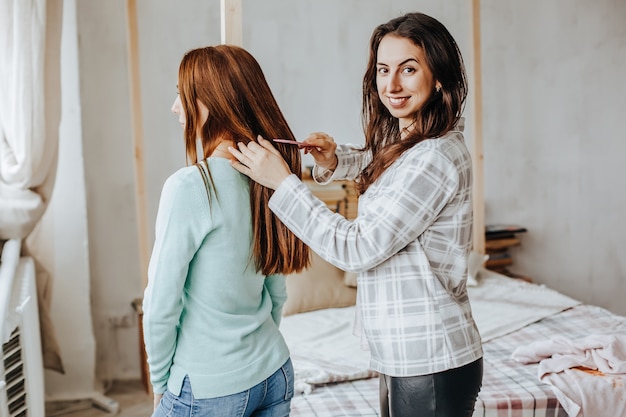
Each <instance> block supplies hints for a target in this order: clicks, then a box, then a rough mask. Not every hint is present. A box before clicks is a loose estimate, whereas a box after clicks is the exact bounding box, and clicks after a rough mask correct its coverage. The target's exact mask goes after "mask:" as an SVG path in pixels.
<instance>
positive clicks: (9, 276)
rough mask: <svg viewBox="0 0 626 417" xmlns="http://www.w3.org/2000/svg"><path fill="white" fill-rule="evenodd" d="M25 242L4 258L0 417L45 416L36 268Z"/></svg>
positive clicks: (10, 247) (0, 267)
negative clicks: (24, 250) (24, 248)
mask: <svg viewBox="0 0 626 417" xmlns="http://www.w3.org/2000/svg"><path fill="white" fill-rule="evenodd" d="M20 250H21V241H20V240H9V241H7V242H6V243H5V244H4V247H3V250H2V257H1V258H0V337H1V338H2V349H1V350H0V356H2V360H1V361H0V417H44V414H45V404H44V389H43V387H44V381H43V361H42V356H41V336H40V333H39V311H38V307H37V288H36V282H35V265H34V262H33V259H32V258H30V257H22V256H20Z"/></svg>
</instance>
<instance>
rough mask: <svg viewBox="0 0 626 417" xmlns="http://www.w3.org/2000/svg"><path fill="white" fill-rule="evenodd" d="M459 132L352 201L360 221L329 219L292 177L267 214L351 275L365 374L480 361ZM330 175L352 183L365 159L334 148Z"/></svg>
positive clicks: (407, 158) (424, 145)
mask: <svg viewBox="0 0 626 417" xmlns="http://www.w3.org/2000/svg"><path fill="white" fill-rule="evenodd" d="M461 131H462V125H459V129H458V131H454V132H450V133H448V134H447V135H445V136H443V137H441V138H437V139H429V140H425V141H422V142H420V143H419V144H417V145H415V146H414V147H413V148H411V149H409V150H407V151H406V152H404V154H402V155H401V156H400V157H399V158H398V159H397V160H396V161H395V162H394V163H393V165H391V166H390V167H389V168H388V169H387V170H386V171H385V172H384V173H383V174H382V175H381V176H380V177H379V178H378V180H377V181H376V182H375V183H374V184H372V185H371V186H370V187H369V188H368V190H367V191H366V192H365V193H364V194H363V195H361V196H360V198H359V204H358V216H357V218H356V219H354V220H347V219H345V218H344V217H343V216H341V215H339V214H337V213H334V212H332V211H331V210H330V209H328V208H327V206H326V205H325V204H324V203H323V202H322V201H320V200H319V199H317V198H316V197H315V196H313V194H312V193H311V192H310V191H309V189H308V188H307V186H306V185H305V184H303V183H302V182H301V181H300V180H299V179H298V178H297V177H296V176H295V175H291V176H290V177H288V178H287V179H286V180H284V181H283V182H282V183H281V185H280V186H279V187H278V188H277V189H276V191H275V193H274V195H273V196H272V198H271V200H270V208H271V209H272V211H274V212H275V213H276V215H277V216H278V217H279V218H280V219H281V220H282V221H283V222H284V223H285V224H286V225H287V227H289V228H290V229H291V230H292V231H293V232H294V233H295V234H296V235H297V236H298V237H300V238H301V239H302V240H303V241H304V242H305V243H306V244H307V245H309V247H310V248H311V249H312V250H313V251H315V252H316V253H318V254H319V255H320V256H321V257H322V258H324V259H325V260H327V261H328V262H330V263H332V264H334V265H336V266H337V267H339V268H341V269H343V270H346V271H354V272H358V296H357V306H358V312H359V313H358V316H357V323H359V322H360V325H361V326H362V331H363V334H364V336H365V337H366V339H367V343H368V346H369V350H370V352H371V361H370V366H371V367H372V369H373V370H375V371H378V372H381V373H384V374H386V375H391V376H416V375H425V374H432V373H436V372H440V371H444V370H447V369H452V368H457V367H460V366H463V365H466V364H468V363H471V362H473V361H475V360H476V359H478V358H480V357H482V346H481V339H480V335H479V333H478V329H477V327H476V324H475V323H474V319H473V317H472V312H471V308H470V303H469V299H468V296H467V289H466V285H465V284H466V278H467V257H468V254H469V251H470V248H471V234H472V201H471V184H472V174H471V172H472V171H471V157H470V154H469V152H468V150H467V148H466V146H465V144H464V141H463V135H462V133H461ZM337 156H338V160H339V164H338V166H337V168H336V169H335V171H334V172H330V171H326V172H324V171H322V170H319V169H315V170H314V176H315V178H316V180H317V181H318V182H328V181H330V180H333V179H354V178H356V177H357V175H358V174H359V172H360V171H361V169H363V168H364V167H365V166H367V164H368V163H369V160H371V156H370V155H367V154H364V153H363V152H359V151H358V149H357V148H356V147H355V146H352V145H341V146H339V147H338V149H337Z"/></svg>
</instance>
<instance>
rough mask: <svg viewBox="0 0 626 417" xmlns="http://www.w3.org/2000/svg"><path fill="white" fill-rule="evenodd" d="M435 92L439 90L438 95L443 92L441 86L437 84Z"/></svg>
mask: <svg viewBox="0 0 626 417" xmlns="http://www.w3.org/2000/svg"><path fill="white" fill-rule="evenodd" d="M435 90H437V92H438V93H440V92H441V84H439V83H437V85H436V86H435Z"/></svg>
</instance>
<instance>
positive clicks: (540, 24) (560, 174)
mask: <svg viewBox="0 0 626 417" xmlns="http://www.w3.org/2000/svg"><path fill="white" fill-rule="evenodd" d="M469 3H470V2H466V1H461V0H454V1H446V2H441V1H436V0H422V1H417V2H416V1H414V0H411V1H409V0H402V1H400V0H393V1H374V0H341V1H336V0H318V1H314V0H298V1H293V0H280V1H279V0H264V1H262V2H259V1H254V0H246V1H244V2H243V9H244V16H243V20H244V47H246V48H247V49H248V50H250V52H252V53H253V55H255V56H256V57H257V59H258V60H259V62H260V63H261V66H262V67H263V68H264V71H265V74H266V77H267V78H268V81H269V83H270V85H271V87H272V89H273V91H274V92H275V94H276V97H277V99H278V102H279V104H281V106H282V108H283V110H284V112H285V115H286V116H287V119H288V120H289V121H290V123H291V125H292V127H293V130H294V131H295V133H296V135H297V136H299V137H304V136H306V135H307V134H308V133H309V132H312V131H318V130H323V131H327V132H329V133H330V134H332V135H333V136H334V137H335V139H336V140H337V141H338V142H359V141H361V140H362V139H361V128H360V100H361V96H360V94H361V93H360V85H361V77H362V74H363V70H364V65H365V61H366V53H367V44H368V40H369V35H370V33H371V31H372V29H373V28H374V26H375V25H376V24H378V23H382V22H384V21H386V20H388V19H390V18H391V17H394V16H396V15H398V14H400V13H403V12H406V11H414V10H419V11H423V12H425V13H428V14H431V15H433V16H434V17H436V18H438V19H440V20H441V21H442V22H443V23H444V24H446V26H448V28H449V29H450V31H451V32H452V34H453V36H455V38H456V39H457V41H458V43H459V44H460V46H461V50H462V52H463V54H464V57H465V60H466V65H467V67H468V70H471V68H472V59H473V57H472V54H471V50H470V47H471V41H470V23H471V22H470V9H469V6H470V4H469ZM68 4H69V6H68ZM66 7H75V8H76V24H75V25H76V27H77V30H78V61H79V63H78V66H79V74H80V75H79V88H80V104H81V107H80V112H81V124H82V125H81V126H80V129H81V132H80V134H81V135H82V146H83V157H84V171H85V174H84V178H85V188H86V206H87V224H88V231H87V233H86V236H85V239H86V240H87V241H88V248H89V277H84V278H83V279H86V280H88V281H89V283H90V285H91V310H92V311H91V314H92V320H93V328H94V330H93V331H94V334H95V339H96V351H97V379H98V381H100V382H101V383H102V384H103V385H104V386H106V383H107V382H108V381H110V380H112V379H125V378H138V377H139V361H138V353H137V352H138V335H137V323H136V319H133V317H134V315H133V311H132V309H131V307H130V303H131V301H132V300H133V299H134V298H135V297H138V296H141V295H142V292H143V289H142V287H141V277H140V268H139V264H138V259H139V253H138V249H137V248H138V238H137V232H136V230H137V226H136V215H135V206H134V178H133V167H132V161H133V150H132V140H131V119H130V104H129V103H130V98H129V81H128V73H127V57H126V53H127V45H126V32H125V30H126V28H125V24H126V21H125V4H124V2H99V1H79V2H76V3H74V2H73V1H68V2H67V3H66ZM138 7H139V19H140V21H139V30H140V40H139V42H140V63H141V74H142V84H141V88H142V99H143V123H144V133H145V137H144V146H145V157H146V167H145V171H146V178H147V184H146V191H147V199H148V213H147V216H148V218H149V219H148V225H149V230H150V236H149V239H150V242H152V239H153V228H154V220H155V216H156V210H157V205H158V199H159V194H160V190H161V186H162V184H163V182H164V180H165V179H166V178H167V176H168V175H170V174H171V173H172V172H173V171H175V170H176V169H177V168H179V167H181V166H182V165H183V164H184V150H183V144H182V137H181V131H180V127H179V125H178V123H177V121H176V118H175V117H174V116H173V115H171V114H170V112H169V109H170V106H171V103H172V101H173V100H174V98H175V91H176V90H175V85H176V76H177V67H178V63H179V61H180V58H181V57H182V54H183V53H184V52H185V51H186V50H188V49H191V48H194V47H198V46H202V45H207V44H216V43H219V41H220V38H219V36H220V28H219V1H218V0H213V1H210V2H207V1H199V0H194V1H187V2H185V3H184V4H181V3H173V2H163V1H158V2H157V1H153V0H152V1H149V0H139V1H138ZM481 12H482V16H481V19H482V25H483V32H482V36H483V37H482V39H483V42H482V47H483V62H482V66H483V72H482V76H483V94H484V104H483V112H484V154H485V187H486V188H485V194H486V207H487V211H486V220H487V222H488V223H496V222H507V223H518V224H521V225H524V226H526V227H527V228H528V233H527V234H525V235H523V236H522V246H521V247H519V248H517V249H516V250H515V251H514V258H515V268H514V269H515V270H516V272H520V273H524V274H527V275H530V276H532V277H534V279H535V281H536V282H539V283H545V284H547V285H549V286H551V287H553V288H556V289H557V290H560V291H562V292H564V293H566V294H568V295H570V296H573V297H575V298H578V299H580V300H582V301H584V302H588V303H593V304H597V305H600V306H603V307H606V308H608V309H610V310H612V311H614V312H616V313H620V314H626V305H625V304H624V303H623V298H624V295H626V291H625V288H624V280H625V275H626V272H625V269H626V268H625V263H626V261H625V260H624V257H623V254H625V253H626V243H625V241H624V239H623V238H622V236H623V235H624V233H625V232H626V220H625V219H624V217H623V216H622V213H624V212H626V210H625V209H626V207H625V206H626V193H624V190H625V189H624V186H623V185H621V181H622V178H626V175H625V174H626V172H625V170H626V168H624V164H623V163H619V162H618V158H620V157H621V155H624V154H625V153H626V141H625V140H624V133H623V130H622V129H620V128H621V127H622V124H623V123H620V121H621V120H620V119H619V116H621V115H622V114H624V113H626V98H625V97H626V94H624V93H625V91H624V87H623V82H620V81H621V79H622V73H623V69H624V68H626V65H625V64H626V62H625V61H626V29H625V26H626V25H624V24H623V22H625V21H626V3H624V2H623V1H622V0H598V1H596V2H593V3H589V2H575V3H572V2H571V1H566V0H555V1H553V2H550V3H549V4H548V3H545V2H542V1H539V0H529V1H526V2H518V1H513V0H485V1H483V2H482V9H481ZM66 24H67V22H66ZM70 24H71V22H70ZM470 103H471V101H470ZM471 112H472V109H471V107H468V108H467V112H466V115H467V116H468V121H471ZM467 131H468V135H467V138H468V141H471V140H472V138H471V135H470V134H469V132H471V125H468V126H467ZM65 140H67V139H66V138H64V137H61V143H62V146H63V141H65ZM77 175H82V173H81V172H79V170H77ZM60 180H61V178H59V181H60ZM68 204H69V203H68ZM60 238H61V239H62V238H63V237H60ZM55 279H56V284H55V289H54V291H59V290H61V291H62V290H63V288H64V286H65V287H67V286H68V285H69V282H68V281H67V280H69V279H73V278H70V277H66V276H57V277H55ZM59 303H62V302H61V301H57V305H56V306H54V307H55V311H57V312H58V311H66V310H72V309H73V311H72V312H73V313H74V314H84V315H88V314H89V313H90V312H89V311H86V310H85V308H82V310H79V309H78V307H75V306H73V305H69V304H68V303H64V304H59ZM66 315H67V314H66ZM53 319H55V320H56V323H55V324H56V326H57V327H59V328H61V329H63V330H61V331H63V332H64V334H65V333H69V332H68V326H70V325H71V324H68V323H66V322H64V321H63V319H62V315H61V314H60V313H59V314H56V315H55V316H54V317H53ZM121 319H123V320H121ZM120 320H121V321H120ZM120 323H121V327H120V326H119V324H120ZM73 337H74V338H75V339H77V340H79V339H80V337H81V335H80V334H75V335H73ZM90 337H91V336H90ZM74 342H75V341H73V340H71V337H70V338H68V339H67V340H64V344H68V345H69V344H71V343H74ZM64 353H67V352H64ZM64 359H65V361H66V362H68V363H71V362H73V361H77V360H81V359H79V358H76V357H72V356H71V355H68V354H66V355H64ZM84 365H85V366H90V363H89V362H88V361H85V362H84ZM78 368H79V367H78ZM80 377H81V375H77V374H75V373H74V374H71V375H66V377H65V382H66V383H67V384H69V383H71V381H75V380H76V378H80ZM82 377H84V375H83V376H82ZM47 382H50V378H49V379H47ZM55 382H57V381H56V380H55ZM61 382H63V381H61ZM47 385H48V386H47V390H48V394H49V395H50V396H52V397H54V396H55V394H58V391H59V390H60V388H58V387H59V386H61V385H63V384H62V383H58V384H54V386H52V384H47Z"/></svg>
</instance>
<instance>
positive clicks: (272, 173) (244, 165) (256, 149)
mask: <svg viewBox="0 0 626 417" xmlns="http://www.w3.org/2000/svg"><path fill="white" fill-rule="evenodd" d="M257 140H258V143H257V142H250V143H248V145H247V146H246V145H244V144H243V143H242V142H239V143H238V144H237V147H238V148H239V149H235V148H232V147H229V148H228V150H229V151H230V153H231V154H233V156H234V157H235V158H237V161H238V162H237V161H234V162H231V164H232V166H233V168H235V169H236V170H237V171H239V172H241V173H242V174H244V175H247V176H248V177H250V178H252V179H253V180H254V181H256V182H258V183H259V184H261V185H263V186H265V187H268V188H271V189H272V190H275V189H276V188H278V186H279V185H280V183H281V182H283V180H284V179H285V178H287V177H288V176H289V175H291V170H290V169H289V166H288V165H287V163H286V162H285V160H284V159H283V157H282V156H281V154H280V152H278V151H277V150H276V148H274V147H273V146H272V144H271V143H270V141H268V140H265V139H263V138H262V137H261V136H258V137H257Z"/></svg>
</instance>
